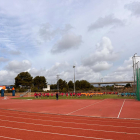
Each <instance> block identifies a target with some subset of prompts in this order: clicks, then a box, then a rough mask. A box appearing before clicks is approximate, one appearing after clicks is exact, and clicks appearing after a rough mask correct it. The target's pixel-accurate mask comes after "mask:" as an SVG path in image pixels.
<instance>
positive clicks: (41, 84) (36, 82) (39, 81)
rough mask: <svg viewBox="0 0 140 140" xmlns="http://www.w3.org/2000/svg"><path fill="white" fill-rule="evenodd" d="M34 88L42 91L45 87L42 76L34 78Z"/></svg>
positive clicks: (44, 80) (44, 79)
mask: <svg viewBox="0 0 140 140" xmlns="http://www.w3.org/2000/svg"><path fill="white" fill-rule="evenodd" d="M34 86H35V87H37V88H38V89H43V88H45V87H46V86H47V83H46V78H45V77H44V76H36V77H35V78H34Z"/></svg>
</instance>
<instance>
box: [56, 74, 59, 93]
mask: <svg viewBox="0 0 140 140" xmlns="http://www.w3.org/2000/svg"><path fill="white" fill-rule="evenodd" d="M56 76H57V77H56V78H57V90H58V92H59V75H56Z"/></svg>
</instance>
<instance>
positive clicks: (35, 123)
mask: <svg viewBox="0 0 140 140" xmlns="http://www.w3.org/2000/svg"><path fill="white" fill-rule="evenodd" d="M0 121H3V122H11V123H19V124H27V125H30V124H31V125H40V126H49V127H59V128H65V129H66V128H68V129H76V130H78V129H79V130H86V131H97V132H107V133H108V132H109V133H110V132H112V133H121V134H130V135H131V134H133V135H140V133H129V132H118V131H107V130H96V129H84V128H77V127H76V128H75V127H64V126H59V125H58V126H54V125H44V124H36V123H27V122H18V121H10V120H2V119H0Z"/></svg>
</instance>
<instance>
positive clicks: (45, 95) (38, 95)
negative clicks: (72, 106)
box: [34, 92, 81, 100]
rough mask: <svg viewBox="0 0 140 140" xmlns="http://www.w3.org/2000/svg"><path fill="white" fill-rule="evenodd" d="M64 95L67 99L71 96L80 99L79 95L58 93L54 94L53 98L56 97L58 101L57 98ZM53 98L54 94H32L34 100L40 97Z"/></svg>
mask: <svg viewBox="0 0 140 140" xmlns="http://www.w3.org/2000/svg"><path fill="white" fill-rule="evenodd" d="M64 95H66V97H68V96H70V97H72V96H78V97H80V96H81V93H58V92H56V93H55V96H56V99H57V100H58V97H59V96H64ZM42 96H43V97H50V96H51V97H53V96H54V93H34V97H35V98H39V97H40V98H41V97H42Z"/></svg>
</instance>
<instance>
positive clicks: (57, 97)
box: [56, 92, 58, 100]
mask: <svg viewBox="0 0 140 140" xmlns="http://www.w3.org/2000/svg"><path fill="white" fill-rule="evenodd" d="M56 100H58V92H56Z"/></svg>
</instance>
